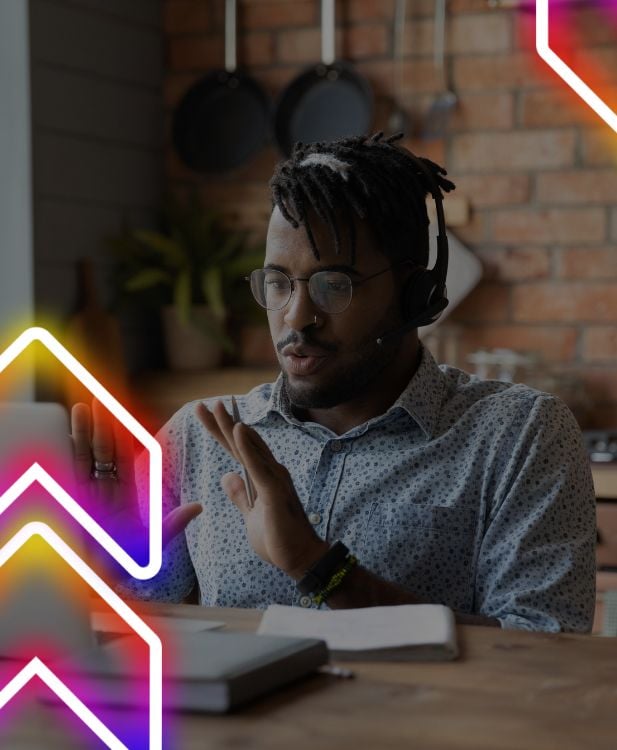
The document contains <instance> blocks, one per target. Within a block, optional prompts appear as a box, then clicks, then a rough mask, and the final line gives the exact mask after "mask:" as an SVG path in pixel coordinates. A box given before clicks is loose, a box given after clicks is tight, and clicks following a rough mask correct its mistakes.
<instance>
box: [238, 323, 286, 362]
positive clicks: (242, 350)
mask: <svg viewBox="0 0 617 750" xmlns="http://www.w3.org/2000/svg"><path fill="white" fill-rule="evenodd" d="M238 338H239V341H238V359H239V362H240V364H241V365H244V366H245V367H276V366H277V365H278V359H277V357H276V352H275V351H274V345H273V344H272V338H271V337H270V330H269V329H268V327H267V326H264V325H261V324H259V323H254V324H251V323H245V324H243V325H242V326H241V328H240V331H239V334H238Z"/></svg>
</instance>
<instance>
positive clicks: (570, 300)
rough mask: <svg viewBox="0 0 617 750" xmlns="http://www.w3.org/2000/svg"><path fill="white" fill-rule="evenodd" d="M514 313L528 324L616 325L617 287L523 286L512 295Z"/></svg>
mask: <svg viewBox="0 0 617 750" xmlns="http://www.w3.org/2000/svg"><path fill="white" fill-rule="evenodd" d="M512 310H513V318H514V320H517V321H521V322H527V323H535V322H538V323H548V322H551V323H584V322H590V323H595V322H598V323H609V322H614V321H616V320H617V283H614V284H602V283H597V284H594V283H590V282H584V283H583V282H552V283H551V282H545V283H539V284H520V285H519V286H516V287H515V288H514V289H513V292H512ZM616 380H617V379H616Z"/></svg>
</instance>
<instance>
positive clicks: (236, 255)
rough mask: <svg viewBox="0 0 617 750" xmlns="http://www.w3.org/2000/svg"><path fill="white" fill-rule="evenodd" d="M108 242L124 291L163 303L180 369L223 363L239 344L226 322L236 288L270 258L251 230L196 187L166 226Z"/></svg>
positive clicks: (171, 211)
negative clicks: (206, 201) (230, 223)
mask: <svg viewBox="0 0 617 750" xmlns="http://www.w3.org/2000/svg"><path fill="white" fill-rule="evenodd" d="M108 245H109V248H110V251H111V252H112V254H113V257H114V261H115V262H114V268H113V283H114V287H115V289H116V293H117V296H120V297H125V298H126V297H127V296H132V297H134V298H136V299H138V300H139V302H140V304H142V305H143V304H145V305H148V306H150V307H157V308H160V310H161V314H162V324H163V333H164V339H165V350H166V354H167V359H168V364H169V366H170V367H171V368H172V369H204V368H209V367H210V368H211V367H216V366H218V365H219V364H220V363H221V360H222V357H223V353H224V352H225V351H227V352H232V351H233V349H234V347H233V343H232V339H231V337H230V336H229V334H228V332H227V329H226V324H227V302H228V299H229V294H230V290H231V289H232V287H233V286H234V284H235V283H236V282H237V279H238V278H241V277H242V276H246V275H247V274H248V273H249V271H250V270H252V269H253V268H255V267H257V266H259V265H260V264H261V262H262V258H263V251H262V250H255V249H252V248H250V247H249V245H248V241H247V236H246V233H244V232H238V231H232V230H229V229H227V228H226V227H225V226H224V225H223V223H222V221H221V218H220V216H219V215H218V214H217V213H216V212H214V211H212V210H210V209H205V208H204V207H203V206H202V204H201V202H200V200H199V198H198V196H197V194H196V193H192V194H190V195H189V196H188V198H187V199H186V200H185V201H180V200H178V199H169V200H168V201H167V202H166V203H165V206H164V208H163V211H162V215H161V229H160V230H159V231H155V230H150V229H128V228H127V229H125V230H124V231H123V232H122V233H121V234H120V235H118V236H116V237H112V238H110V239H109V241H108Z"/></svg>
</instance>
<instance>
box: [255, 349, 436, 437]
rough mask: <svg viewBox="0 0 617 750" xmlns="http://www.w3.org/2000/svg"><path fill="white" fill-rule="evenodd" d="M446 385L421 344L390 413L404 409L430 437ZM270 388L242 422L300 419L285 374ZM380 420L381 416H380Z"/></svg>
mask: <svg viewBox="0 0 617 750" xmlns="http://www.w3.org/2000/svg"><path fill="white" fill-rule="evenodd" d="M445 387H446V383H445V376H444V374H443V373H442V371H441V370H440V369H439V367H438V366H437V363H436V362H435V360H434V359H433V356H432V355H431V353H430V352H429V351H428V349H426V348H425V347H421V353H420V364H419V365H418V369H417V370H416V372H415V373H414V374H413V376H412V378H411V380H410V381H409V383H408V384H407V386H406V387H405V390H404V391H403V392H402V393H401V395H400V396H399V397H398V398H397V400H396V401H395V402H394V404H392V406H391V407H390V408H389V409H388V412H387V414H390V413H391V412H393V411H394V410H395V409H403V410H404V411H406V412H407V413H408V414H409V416H410V417H411V418H412V419H413V420H414V421H415V422H416V423H417V424H418V426H419V427H420V429H421V430H422V432H423V433H424V434H425V436H426V437H427V438H430V437H433V436H434V434H435V432H436V429H437V423H438V419H439V414H440V411H441V404H442V401H443V397H444V392H445ZM269 389H270V390H269V393H268V391H265V392H264V391H263V390H261V389H260V395H261V400H260V401H261V402H260V403H259V404H254V406H253V408H250V409H249V410H248V413H247V414H246V416H244V417H243V421H244V422H246V423H247V424H257V423H258V422H260V421H262V420H263V419H265V418H266V417H267V416H268V415H269V414H270V413H272V412H274V413H276V414H280V415H281V416H282V417H283V418H284V419H286V420H288V421H289V420H293V421H294V422H297V419H296V417H294V415H293V412H292V410H291V405H290V403H289V398H288V396H287V392H286V390H285V384H284V380H283V374H282V373H280V374H279V376H278V378H277V379H276V380H275V381H274V383H272V384H271V385H270V386H269ZM247 400H250V399H247ZM384 416H385V415H384ZM378 419H380V418H379V417H377V420H378ZM371 421H372V420H371Z"/></svg>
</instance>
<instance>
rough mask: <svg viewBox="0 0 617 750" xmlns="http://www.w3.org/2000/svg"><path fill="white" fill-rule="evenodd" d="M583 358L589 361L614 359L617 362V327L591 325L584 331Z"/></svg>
mask: <svg viewBox="0 0 617 750" xmlns="http://www.w3.org/2000/svg"><path fill="white" fill-rule="evenodd" d="M583 359H585V360H587V361H588V362H606V361H614V362H615V364H617V328H616V327H615V326H590V327H589V328H587V329H586V330H585V332H584V333H583Z"/></svg>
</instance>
